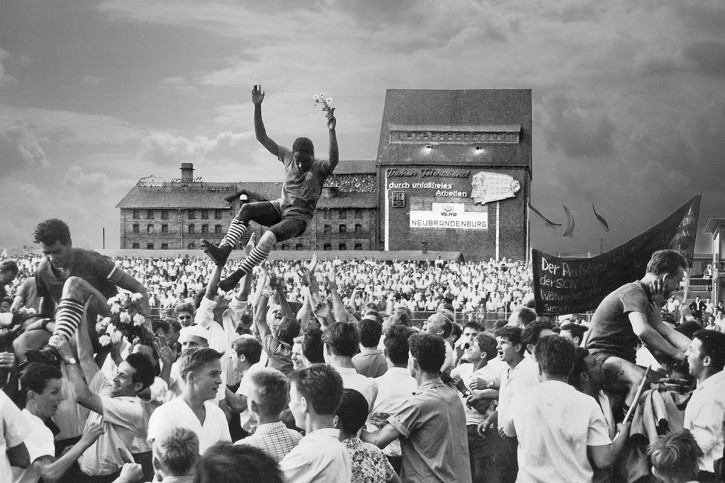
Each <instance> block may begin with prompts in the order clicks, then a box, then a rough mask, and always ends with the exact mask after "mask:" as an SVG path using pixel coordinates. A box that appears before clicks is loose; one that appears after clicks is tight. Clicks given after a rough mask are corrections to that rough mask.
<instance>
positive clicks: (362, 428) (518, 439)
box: [0, 220, 725, 483]
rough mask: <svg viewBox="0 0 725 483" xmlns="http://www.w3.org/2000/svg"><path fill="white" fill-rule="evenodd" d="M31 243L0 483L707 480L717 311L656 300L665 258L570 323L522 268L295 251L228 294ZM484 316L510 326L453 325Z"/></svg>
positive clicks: (174, 274)
mask: <svg viewBox="0 0 725 483" xmlns="http://www.w3.org/2000/svg"><path fill="white" fill-rule="evenodd" d="M36 237H37V238H38V242H39V243H40V244H41V248H42V251H43V253H44V256H43V257H38V256H30V255H28V256H24V257H20V258H18V259H14V260H10V259H7V258H5V259H3V260H1V261H0V283H2V285H3V291H4V292H5V295H6V298H7V299H8V300H7V302H6V303H5V304H4V307H3V313H2V314H0V326H2V335H1V336H0V338H1V341H0V342H1V343H2V347H0V371H2V375H3V380H4V381H5V387H4V392H3V393H2V394H0V410H1V414H2V419H3V426H2V428H3V431H2V433H0V436H2V438H0V442H2V444H3V445H4V447H3V450H4V451H2V456H0V480H1V481H18V482H26V481H28V482H31V481H32V482H36V481H39V480H43V481H68V482H74V481H95V482H103V481H116V482H121V483H123V482H132V481H151V480H154V481H204V482H225V481H255V482H256V481H270V482H276V481H280V482H282V481H287V482H297V481H330V482H340V481H353V482H378V481H380V482H383V481H401V480H402V481H415V482H418V481H444V482H451V481H456V482H459V481H460V482H465V481H486V482H487V481H491V482H498V481H503V482H508V481H546V482H549V481H572V482H579V481H649V480H651V478H653V476H652V475H657V478H659V479H660V480H661V481H695V479H699V480H698V481H720V480H719V478H721V477H722V470H721V465H722V456H723V447H724V444H723V431H722V421H723V420H724V418H725V376H724V375H723V374H724V373H723V371H722V369H723V366H724V365H725V334H723V333H722V332H720V331H719V330H707V329H704V328H703V325H704V324H705V325H706V324H707V322H703V320H705V321H706V320H707V316H708V315H712V316H715V317H717V319H716V320H720V319H722V308H721V307H719V306H718V305H717V304H711V303H709V301H701V300H700V299H699V297H698V298H696V299H695V300H693V301H691V303H689V302H690V301H688V303H684V302H679V301H678V299H677V297H675V296H674V295H672V296H670V294H673V293H675V291H676V290H677V289H678V288H679V286H680V283H681V281H682V278H683V276H684V267H685V265H686V263H685V262H684V259H682V258H681V257H680V256H679V255H678V254H677V253H676V252H669V251H661V252H656V253H655V254H654V255H653V259H652V260H651V261H650V264H649V265H648V268H647V273H646V274H645V275H644V277H643V278H642V279H641V280H640V281H639V282H636V283H632V284H626V285H624V286H623V287H622V288H620V289H618V290H617V291H615V292H613V293H612V294H610V295H609V296H608V297H607V298H606V299H605V300H604V301H603V302H602V303H601V304H600V307H599V308H598V309H597V311H595V313H594V315H593V317H592V319H591V322H589V323H587V324H581V323H580V321H579V320H578V319H577V318H576V317H574V318H566V319H565V318H561V319H560V320H558V321H557V320H552V319H548V318H542V317H538V316H537V314H536V313H535V311H534V310H533V304H531V300H530V295H529V294H530V275H529V271H528V269H527V267H526V266H525V265H524V264H522V263H521V262H518V261H510V260H502V261H494V260H490V261H488V262H484V263H471V262H466V263H459V262H445V261H442V260H432V261H423V262H415V261H393V262H381V261H376V260H371V259H366V260H339V259H330V260H317V256H316V255H313V257H312V259H310V260H299V261H294V262H287V261H267V262H265V263H263V264H262V265H260V266H259V267H257V268H256V269H255V270H254V271H253V272H251V273H249V274H247V276H245V277H244V278H243V279H242V280H241V282H240V283H239V285H237V286H235V287H234V288H233V290H230V291H228V292H224V291H221V290H219V287H218V286H219V283H220V280H221V278H222V276H223V275H224V274H225V273H227V271H226V270H225V269H224V268H223V267H222V266H221V265H218V264H214V263H212V262H209V261H207V260H206V259H203V258H190V257H176V258H160V257H159V258H154V259H148V258H130V257H120V258H116V259H115V260H111V259H110V258H108V257H105V256H102V255H100V254H98V253H96V252H93V251H89V250H83V249H78V248H75V247H72V245H71V244H70V234H69V232H68V231H67V227H66V226H65V225H64V224H63V223H62V222H60V221H58V220H49V221H47V222H44V223H42V224H41V225H39V228H38V230H37V231H36ZM253 248H254V240H250V242H249V243H248V245H247V246H246V247H245V251H246V253H247V254H249V253H250V252H251V251H252V250H253ZM663 274H664V275H666V276H663ZM668 277H669V278H668ZM493 300H496V301H498V302H499V305H490V304H491V303H492V301H493ZM153 308H156V309H158V310H157V311H158V316H156V315H153V316H152V315H151V314H152V313H154V314H155V313H156V312H155V311H153V310H152V309H153ZM489 308H491V309H492V310H507V311H510V312H511V314H510V317H508V319H507V320H506V319H505V320H502V321H500V322H499V323H497V324H496V325H495V327H493V328H489V329H488V330H486V329H485V328H484V327H483V326H481V325H479V324H478V323H476V322H475V321H469V322H466V323H465V324H458V323H456V318H455V317H454V313H456V312H461V311H463V312H466V311H470V312H475V311H477V310H488V309H489ZM685 309H686V310H685ZM415 311H426V312H430V313H431V315H428V317H427V318H426V320H425V322H424V323H423V324H416V323H415V322H414V319H413V318H412V317H411V316H412V315H413V313H414V312H415ZM632 314H635V315H637V316H636V317H635V316H633V315H632ZM638 314H642V319H641V320H640V319H638V318H637V317H638V316H639V315H638ZM658 314H659V315H658ZM713 328H714V329H719V326H718V325H717V324H714V325H713ZM641 361H646V362H645V363H644V365H649V366H650V368H651V369H652V371H650V370H648V371H645V370H644V369H643V367H642V365H643V363H642V362H641ZM635 362H636V363H639V364H640V365H637V364H635ZM18 408H24V409H23V410H22V411H21V410H20V409H18ZM650 469H652V471H651V472H650Z"/></svg>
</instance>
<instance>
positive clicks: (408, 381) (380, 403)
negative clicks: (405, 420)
mask: <svg viewBox="0 0 725 483" xmlns="http://www.w3.org/2000/svg"><path fill="white" fill-rule="evenodd" d="M375 381H376V382H377V383H378V396H377V397H376V398H375V404H373V410H372V412H371V414H374V413H385V414H389V415H391V416H392V415H394V414H396V413H397V412H398V411H400V409H401V408H402V407H403V404H404V403H405V402H406V401H407V400H408V399H410V398H411V397H412V396H413V393H414V392H415V391H416V390H417V389H418V383H417V382H416V381H415V378H414V377H413V376H411V375H410V372H409V371H408V369H407V368H404V367H390V368H388V372H386V373H385V374H383V375H382V376H380V377H376V378H375ZM377 430H378V428H377V427H375V426H373V425H372V424H371V425H369V427H368V431H377ZM383 453H385V454H386V455H387V456H400V454H401V453H400V440H398V439H396V440H395V441H393V442H392V443H390V444H389V445H387V446H386V447H385V448H383Z"/></svg>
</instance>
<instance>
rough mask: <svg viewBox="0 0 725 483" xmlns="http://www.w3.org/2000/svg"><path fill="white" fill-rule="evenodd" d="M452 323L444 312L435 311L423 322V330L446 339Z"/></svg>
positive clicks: (449, 333)
mask: <svg viewBox="0 0 725 483" xmlns="http://www.w3.org/2000/svg"><path fill="white" fill-rule="evenodd" d="M451 330H453V324H451V321H450V320H449V319H448V317H446V316H445V315H444V314H442V313H440V312H436V313H435V314H433V315H431V316H430V317H428V320H426V321H425V323H424V324H423V331H424V332H427V333H428V334H431V335H437V336H438V337H441V338H443V339H447V338H448V336H450V335H451Z"/></svg>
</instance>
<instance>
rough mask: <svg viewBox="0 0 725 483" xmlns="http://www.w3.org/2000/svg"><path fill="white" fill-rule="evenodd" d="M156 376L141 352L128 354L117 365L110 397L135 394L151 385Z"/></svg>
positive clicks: (151, 365) (152, 367)
mask: <svg viewBox="0 0 725 483" xmlns="http://www.w3.org/2000/svg"><path fill="white" fill-rule="evenodd" d="M155 377H156V370H155V368H154V364H153V362H151V361H150V360H149V359H148V358H147V357H146V356H145V355H143V354H139V353H136V354H129V355H128V357H126V359H125V360H124V361H123V362H121V364H120V365H119V366H118V371H117V372H116V375H115V376H114V377H113V380H112V390H111V396H112V397H132V396H137V395H138V394H139V393H140V392H141V391H143V390H144V389H146V388H148V387H151V384H153V383H154V378H155Z"/></svg>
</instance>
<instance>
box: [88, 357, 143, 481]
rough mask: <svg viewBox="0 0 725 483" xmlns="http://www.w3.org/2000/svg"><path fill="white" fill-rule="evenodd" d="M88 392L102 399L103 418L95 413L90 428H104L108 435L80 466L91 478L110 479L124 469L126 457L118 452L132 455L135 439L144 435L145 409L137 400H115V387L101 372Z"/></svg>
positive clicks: (91, 417)
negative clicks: (113, 394) (109, 477)
mask: <svg viewBox="0 0 725 483" xmlns="http://www.w3.org/2000/svg"><path fill="white" fill-rule="evenodd" d="M88 388H89V389H90V390H91V392H92V393H93V394H97V395H98V396H100V397H101V401H102V402H103V414H99V413H97V412H95V411H91V412H90V414H89V415H88V420H87V421H86V428H88V426H89V425H91V424H93V423H95V424H100V425H102V426H103V429H104V433H103V434H101V436H100V437H99V438H98V439H97V440H96V442H95V443H93V445H92V446H91V447H90V448H88V449H87V450H86V451H85V452H84V453H83V454H82V455H81V457H80V458H79V459H78V465H79V466H80V468H81V470H82V471H83V473H85V474H87V475H91V476H99V475H110V474H111V473H115V472H116V471H118V470H119V469H121V467H123V463H124V461H123V456H122V454H121V452H120V451H119V450H118V449H119V448H124V449H126V450H128V451H131V445H132V443H133V438H134V437H135V436H136V435H137V434H143V431H144V418H143V407H142V406H141V400H140V399H139V398H138V397H136V396H133V397H130V396H118V397H111V391H112V390H113V387H112V386H111V384H110V383H109V382H108V380H107V379H106V376H105V374H103V372H101V371H98V372H97V373H96V375H95V376H93V379H92V380H91V382H90V384H88Z"/></svg>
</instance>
